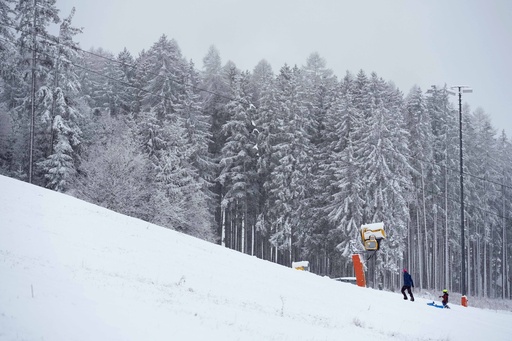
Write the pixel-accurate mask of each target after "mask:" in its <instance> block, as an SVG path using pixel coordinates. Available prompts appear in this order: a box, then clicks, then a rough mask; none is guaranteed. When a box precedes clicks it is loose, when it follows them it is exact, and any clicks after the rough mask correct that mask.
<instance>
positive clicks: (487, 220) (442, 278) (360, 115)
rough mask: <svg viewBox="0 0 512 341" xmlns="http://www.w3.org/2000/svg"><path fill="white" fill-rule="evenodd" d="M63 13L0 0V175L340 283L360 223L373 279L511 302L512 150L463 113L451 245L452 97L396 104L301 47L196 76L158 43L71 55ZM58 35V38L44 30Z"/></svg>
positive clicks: (72, 37) (392, 90)
mask: <svg viewBox="0 0 512 341" xmlns="http://www.w3.org/2000/svg"><path fill="white" fill-rule="evenodd" d="M73 15H74V10H73V11H72V12H71V13H70V15H69V16H68V17H66V18H61V17H60V16H59V11H58V10H57V8H56V6H55V0H44V1H43V0H37V1H35V2H34V1H25V0H19V1H18V0H5V1H3V2H1V3H0V42H1V44H0V72H1V78H0V92H1V93H0V96H1V97H0V174H3V175H6V176H9V177H12V178H16V179H20V180H24V181H29V182H31V183H33V184H36V185H39V186H44V187H47V188H49V189H52V190H55V191H59V192H63V193H67V194H69V195H73V196H76V197H78V198H81V199H83V200H86V201H88V202H92V203H95V204H98V205H101V206H104V207H106V208H109V209H112V210H114V211H117V212H120V213H123V214H127V215H130V216H133V217H137V218H140V219H143V220H145V221H148V222H151V223H155V224H159V225H161V226H164V227H167V228H170V229H174V230H178V231H182V232H184V233H187V234H190V235H192V236H196V237H198V238H202V239H204V240H208V241H210V242H216V243H219V244H221V245H223V246H225V247H228V248H232V249H235V250H238V251H240V252H243V253H247V254H250V255H254V256H257V257H259V258H261V259H265V260H269V261H272V262H276V263H279V264H283V265H287V266H289V265H290V264H291V262H292V261H298V260H308V261H310V265H311V270H312V271H313V272H315V273H318V274H321V275H328V276H332V277H337V276H350V275H352V271H353V270H352V261H351V255H352V254H353V253H359V252H363V247H362V244H361V240H360V233H359V228H360V226H361V225H362V224H365V223H374V222H384V225H385V229H386V234H387V238H386V239H385V240H384V241H383V242H382V245H381V248H380V250H379V251H378V252H377V253H376V254H371V253H370V254H369V253H365V256H366V257H367V262H366V265H367V274H368V275H367V276H368V283H369V285H370V286H373V287H379V288H386V289H394V288H397V287H398V286H399V285H400V280H401V277H400V270H401V269H402V268H403V267H406V268H407V269H409V271H410V272H411V273H413V274H414V275H415V282H416V284H417V286H418V287H420V288H425V289H440V288H447V289H450V290H453V291H457V290H460V289H461V255H462V252H464V253H465V255H466V259H467V271H466V273H467V283H468V294H469V295H478V296H483V297H503V298H510V297H511V293H510V280H511V276H510V271H509V270H510V266H509V264H510V260H511V257H510V254H511V252H510V248H511V245H512V243H511V236H510V233H511V226H512V217H511V214H510V212H511V206H512V145H511V142H510V140H509V138H508V137H507V136H506V134H505V132H504V131H501V132H498V131H497V130H496V129H495V128H494V127H493V126H492V124H491V122H490V119H489V117H488V115H487V114H486V113H485V111H484V110H483V109H481V108H477V109H476V110H472V109H471V108H470V107H469V106H468V105H467V104H466V105H464V107H463V121H462V131H463V155H464V163H463V166H464V204H465V222H464V225H465V231H466V241H465V245H466V248H465V249H464V250H462V248H461V243H460V236H461V224H460V206H461V194H460V183H459V122H458V108H456V107H455V106H454V105H453V104H452V102H451V100H450V93H449V89H448V88H447V86H446V85H445V86H440V87H432V88H431V89H429V91H428V93H427V92H424V91H422V89H420V88H419V87H418V86H413V87H412V88H411V89H410V91H409V92H408V93H407V94H404V93H403V92H402V91H401V90H400V89H398V88H397V87H396V86H395V85H394V84H393V83H392V82H390V81H386V80H384V79H382V78H381V77H379V76H378V75H377V73H375V72H372V73H367V72H365V71H363V70H360V71H358V72H357V73H352V72H349V71H347V72H346V74H345V75H343V77H342V78H338V76H336V75H335V74H334V73H333V72H332V71H331V70H330V69H328V68H327V65H326V62H325V60H324V59H323V58H322V57H321V56H320V55H319V54H318V53H312V54H311V55H310V56H309V57H308V58H307V60H306V61H305V64H304V65H303V66H290V65H286V64H285V65H284V66H282V67H281V68H280V69H279V71H278V72H277V73H275V72H274V71H273V69H272V67H271V65H270V64H269V63H268V62H266V61H265V60H262V61H261V62H259V63H258V64H257V65H256V66H255V68H254V69H253V70H252V71H242V70H240V69H238V68H237V66H236V64H235V63H234V62H231V61H228V62H227V63H224V64H223V63H222V60H221V57H220V53H219V51H218V50H217V49H216V48H215V47H214V46H212V47H211V48H210V49H209V50H208V51H207V53H206V55H205V57H204V58H203V60H202V67H201V68H200V69H198V68H197V67H196V66H195V64H194V63H193V61H191V60H187V59H186V58H185V57H184V56H183V55H182V53H181V50H180V48H179V46H178V43H177V42H176V41H175V40H173V39H169V38H168V37H167V36H165V35H162V36H161V37H160V38H159V39H158V41H156V42H155V43H154V44H153V45H152V46H151V47H149V48H148V49H147V50H143V51H141V52H140V53H139V54H138V56H136V57H134V56H132V55H131V53H130V52H129V51H128V50H126V49H124V50H123V51H121V52H119V53H118V54H117V55H115V54H113V53H111V52H109V51H107V50H104V49H101V48H100V49H91V50H89V51H85V50H82V49H81V48H80V47H79V45H78V43H77V42H76V36H77V35H79V34H80V33H81V30H80V29H78V28H76V27H74V26H73V24H72V19H73ZM52 24H56V25H59V30H58V34H56V35H55V34H50V33H49V32H48V30H49V27H50V25H52Z"/></svg>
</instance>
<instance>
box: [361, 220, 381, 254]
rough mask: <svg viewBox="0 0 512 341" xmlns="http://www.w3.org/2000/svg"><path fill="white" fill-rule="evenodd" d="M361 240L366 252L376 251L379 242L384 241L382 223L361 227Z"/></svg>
mask: <svg viewBox="0 0 512 341" xmlns="http://www.w3.org/2000/svg"><path fill="white" fill-rule="evenodd" d="M361 239H362V242H363V245H364V248H365V250H366V251H377V250H378V249H379V248H380V241H381V240H382V239H386V232H385V231H384V223H374V224H366V225H361Z"/></svg>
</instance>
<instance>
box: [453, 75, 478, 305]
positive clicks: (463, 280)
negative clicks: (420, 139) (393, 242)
mask: <svg viewBox="0 0 512 341" xmlns="http://www.w3.org/2000/svg"><path fill="white" fill-rule="evenodd" d="M451 88H452V89H458V91H459V154H460V155H459V156H460V162H459V164H460V172H459V174H460V175H459V178H460V247H461V262H462V267H461V294H462V305H463V306H467V300H466V253H465V248H466V246H465V238H464V171H463V157H462V93H472V92H473V89H471V88H470V87H469V86H467V85H456V86H452V87H451Z"/></svg>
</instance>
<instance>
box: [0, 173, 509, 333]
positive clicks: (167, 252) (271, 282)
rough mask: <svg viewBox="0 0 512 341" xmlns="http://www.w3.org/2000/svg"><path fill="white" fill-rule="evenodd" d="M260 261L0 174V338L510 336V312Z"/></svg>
mask: <svg viewBox="0 0 512 341" xmlns="http://www.w3.org/2000/svg"><path fill="white" fill-rule="evenodd" d="M427 302H428V301H427V300H426V299H422V298H417V300H416V301H415V302H410V301H404V300H403V299H402V297H401V295H400V294H399V293H390V292H384V291H377V290H372V289H368V288H360V287H357V286H355V285H352V284H348V283H341V282H337V281H334V280H332V279H328V278H324V277H320V276H316V275H314V274H312V273H307V272H302V271H297V270H293V269H291V268H287V267H283V266H280V265H276V264H273V263H271V262H267V261H262V260H259V259H257V258H255V257H251V256H247V255H244V254H241V253H239V252H236V251H233V250H229V249H225V248H222V247H221V246H218V245H214V244H211V243H207V242H204V241H201V240H198V239H195V238H192V237H189V236H186V235H183V234H180V233H177V232H175V231H171V230H168V229H164V228H161V227H158V226H155V225H151V224H148V223H146V222H143V221H141V220H138V219H133V218H130V217H126V216H123V215H120V214H117V213H113V212H111V211H108V210H106V209H104V208H101V207H98V206H95V205H91V204H88V203H85V202H83V201H80V200H78V199H75V198H72V197H69V196H66V195H62V194H59V193H56V192H52V191H49V190H45V189H42V188H39V187H35V186H32V185H29V184H27V183H23V182H20V181H16V180H13V179H9V178H6V177H3V176H0V339H1V340H223V341H224V340H450V341H454V340H464V341H467V340H493V341H495V340H510V339H511V337H512V336H511V335H512V313H510V312H505V311H494V310H485V309H478V308H472V307H469V308H464V307H461V306H459V305H456V304H453V305H452V309H450V310H448V309H437V308H432V307H429V306H427V305H426V303H427Z"/></svg>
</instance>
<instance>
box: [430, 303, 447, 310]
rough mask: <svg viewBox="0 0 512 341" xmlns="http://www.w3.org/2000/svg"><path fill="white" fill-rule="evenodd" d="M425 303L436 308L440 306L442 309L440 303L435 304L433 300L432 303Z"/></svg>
mask: <svg viewBox="0 0 512 341" xmlns="http://www.w3.org/2000/svg"><path fill="white" fill-rule="evenodd" d="M427 305H429V306H431V307H436V308H441V309H443V308H444V306H443V305H442V304H435V303H434V302H432V303H427Z"/></svg>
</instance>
